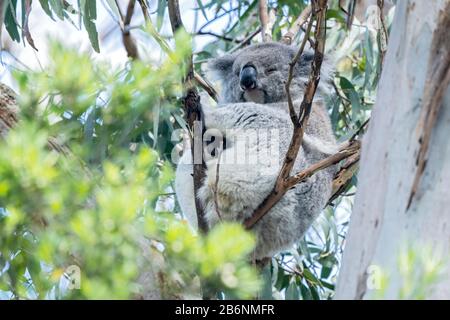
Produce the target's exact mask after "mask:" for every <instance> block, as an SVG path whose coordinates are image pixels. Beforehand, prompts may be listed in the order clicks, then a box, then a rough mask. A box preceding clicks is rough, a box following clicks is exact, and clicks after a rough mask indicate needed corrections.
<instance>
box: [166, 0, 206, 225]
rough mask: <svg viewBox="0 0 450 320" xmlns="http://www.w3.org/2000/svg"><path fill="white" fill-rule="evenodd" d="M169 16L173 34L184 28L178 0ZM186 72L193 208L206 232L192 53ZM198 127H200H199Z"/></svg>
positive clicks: (200, 118) (171, 4)
mask: <svg viewBox="0 0 450 320" xmlns="http://www.w3.org/2000/svg"><path fill="white" fill-rule="evenodd" d="M168 9H169V18H170V24H171V26H172V31H173V33H174V34H175V33H176V32H177V31H178V30H185V28H184V25H183V22H182V20H181V15H180V6H179V2H178V0H168ZM186 65H187V72H186V76H185V77H184V79H183V84H184V87H185V90H186V91H185V92H186V93H185V97H184V99H183V108H184V112H185V117H186V123H187V125H188V128H189V131H190V139H191V152H192V160H193V171H194V173H193V181H194V197H195V208H196V211H197V223H198V228H199V230H200V231H201V232H203V233H206V232H208V223H207V221H206V218H205V212H204V210H203V207H202V204H201V203H200V200H199V199H198V196H197V195H198V190H199V189H200V187H201V186H202V183H203V180H204V178H205V170H204V165H203V156H202V154H203V152H202V151H203V142H202V135H203V130H204V128H203V127H204V126H202V122H203V112H202V107H201V104H200V96H199V95H198V92H197V89H196V88H195V86H194V80H195V72H194V68H193V63H192V55H190V56H189V57H188V58H187V59H186ZM199 127H200V128H199ZM198 156H201V159H200V161H198V159H197V158H198Z"/></svg>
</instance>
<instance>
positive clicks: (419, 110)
mask: <svg viewBox="0 0 450 320" xmlns="http://www.w3.org/2000/svg"><path fill="white" fill-rule="evenodd" d="M449 30H450V0H436V1H423V0H408V1H406V0H405V1H398V2H397V8H396V14H395V18H394V23H393V26H392V33H391V36H390V40H389V41H390V42H389V47H388V52H387V56H386V61H385V65H384V68H383V74H382V76H381V80H380V86H379V90H378V97H377V102H376V105H375V107H374V110H373V113H372V119H371V123H370V128H369V130H368V133H367V134H366V136H365V138H364V141H363V146H362V158H361V170H360V174H359V185H358V192H357V195H356V200H355V206H354V210H353V214H352V220H351V223H350V229H349V232H348V236H347V239H346V248H345V251H344V257H343V261H342V267H341V270H340V275H339V279H338V285H337V292H336V298H337V299H364V298H371V297H374V295H376V294H377V292H376V289H377V286H375V287H374V286H373V285H372V284H373V283H371V281H373V280H374V279H373V278H371V277H372V276H374V275H375V274H373V272H374V271H376V270H377V269H376V267H377V266H379V267H381V269H382V270H383V271H385V272H386V273H387V274H388V276H389V280H388V286H387V290H386V291H385V293H384V294H383V296H382V297H383V298H391V299H395V298H399V297H402V296H399V292H400V290H401V288H402V286H403V285H404V283H403V282H402V281H403V280H404V279H403V277H402V275H401V268H399V262H398V258H399V255H400V254H401V253H402V252H405V251H404V250H405V248H411V249H413V250H420V248H422V247H427V246H428V247H430V248H431V249H432V251H435V252H441V253H442V254H444V255H445V256H446V257H447V258H448V253H449V252H450V183H449V181H450V143H449V138H450V87H449V82H450V37H449V36H448V32H449ZM449 261H450V259H447V261H446V262H447V263H446V266H444V267H443V268H442V271H443V273H444V274H445V275H444V276H443V277H442V278H440V280H439V281H438V282H437V284H435V285H433V286H431V290H430V292H429V294H427V295H425V297H426V298H438V299H439V298H441V299H442V298H447V299H449V298H450V272H449V268H448V263H449ZM428 262H430V261H428ZM374 266H375V268H374ZM414 267H415V266H414V265H413V269H414ZM375 282H376V279H375ZM410 284H412V285H414V284H415V283H414V281H410Z"/></svg>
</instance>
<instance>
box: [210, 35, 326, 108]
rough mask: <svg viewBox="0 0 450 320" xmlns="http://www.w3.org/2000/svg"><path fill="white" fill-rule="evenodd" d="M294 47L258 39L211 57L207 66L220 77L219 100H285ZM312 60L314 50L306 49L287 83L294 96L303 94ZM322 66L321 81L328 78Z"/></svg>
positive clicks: (214, 74)
mask: <svg viewBox="0 0 450 320" xmlns="http://www.w3.org/2000/svg"><path fill="white" fill-rule="evenodd" d="M297 50H298V48H296V47H293V46H288V45H284V44H281V43H275V42H270V43H261V44H255V45H251V46H248V47H246V48H244V49H242V50H240V51H237V52H235V53H233V54H229V55H225V56H223V57H220V58H217V59H214V60H212V61H211V62H210V63H209V65H208V67H209V70H210V71H211V72H212V73H213V76H214V77H215V78H216V79H218V80H219V81H221V84H222V94H221V100H222V102H225V103H233V102H245V101H253V102H256V103H273V102H279V101H286V100H287V97H286V91H285V87H284V83H285V81H286V80H287V77H288V72H289V63H290V62H291V61H292V59H293V58H294V56H295V54H296V53H297ZM312 60H313V53H312V52H311V51H306V50H305V52H304V53H303V55H302V56H301V58H300V59H299V61H298V63H297V65H296V66H295V68H294V77H293V80H292V82H291V87H290V89H291V94H292V96H293V97H294V98H297V97H300V96H302V95H303V92H304V88H305V84H306V83H307V81H308V77H309V74H310V70H311V62H312ZM324 67H325V66H324V65H323V67H322V72H321V74H322V77H321V78H322V80H321V82H326V81H327V80H328V79H324V78H328V75H327V74H328V73H329V71H328V70H324V69H327V68H326V67H325V68H324ZM319 91H320V88H319Z"/></svg>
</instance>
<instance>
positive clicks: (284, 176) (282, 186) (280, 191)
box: [244, 0, 327, 229]
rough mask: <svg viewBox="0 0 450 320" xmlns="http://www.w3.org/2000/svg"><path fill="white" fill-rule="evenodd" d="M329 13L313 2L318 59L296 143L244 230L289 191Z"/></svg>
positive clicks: (297, 123)
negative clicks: (288, 183) (288, 186)
mask: <svg viewBox="0 0 450 320" xmlns="http://www.w3.org/2000/svg"><path fill="white" fill-rule="evenodd" d="M326 12H327V0H314V1H312V15H313V17H315V18H316V27H315V31H314V35H315V39H316V41H315V47H314V58H313V62H312V65H311V74H310V77H309V80H308V83H307V85H306V89H305V93H304V96H303V101H302V103H301V105H300V112H299V114H298V116H296V118H295V120H296V121H295V122H294V132H293V135H292V139H291V142H290V144H289V148H288V151H287V153H286V156H285V159H284V162H283V164H282V167H281V170H280V172H279V174H278V177H277V180H276V182H275V186H274V188H273V189H272V191H271V193H270V194H269V195H268V196H267V197H266V199H264V201H263V202H262V203H261V204H260V205H259V207H258V208H257V209H256V210H255V211H254V212H253V215H252V216H251V217H250V218H249V219H247V220H246V221H245V222H244V226H245V227H246V228H247V229H250V228H252V227H253V226H254V225H255V224H256V223H257V222H258V221H259V220H260V219H261V218H262V217H263V216H264V215H266V214H267V213H268V212H269V210H270V209H271V208H272V207H273V206H274V205H275V204H276V203H277V202H278V201H279V200H280V199H281V198H282V197H283V195H284V194H285V193H286V192H287V191H288V188H287V184H286V181H288V179H289V175H290V172H291V170H292V168H293V166H294V163H295V160H296V159H297V155H298V152H299V150H300V146H301V144H302V141H303V133H304V129H305V126H306V125H307V122H308V118H309V114H310V113H311V107H312V102H313V99H314V94H315V92H316V89H317V86H318V84H319V80H320V68H321V66H322V61H323V56H324V51H325V38H326Z"/></svg>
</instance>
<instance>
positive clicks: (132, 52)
mask: <svg viewBox="0 0 450 320" xmlns="http://www.w3.org/2000/svg"><path fill="white" fill-rule="evenodd" d="M135 4H136V0H130V1H129V2H128V6H127V12H126V13H125V16H123V14H122V13H121V12H120V7H119V5H118V3H117V1H116V5H117V8H118V9H119V13H120V18H121V20H122V26H121V29H122V42H123V46H124V47H125V50H126V52H127V56H128V57H130V58H132V59H138V58H139V54H138V49H137V46H136V41H135V40H134V38H133V37H132V36H131V33H130V23H131V18H132V17H133V13H134V6H135Z"/></svg>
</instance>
